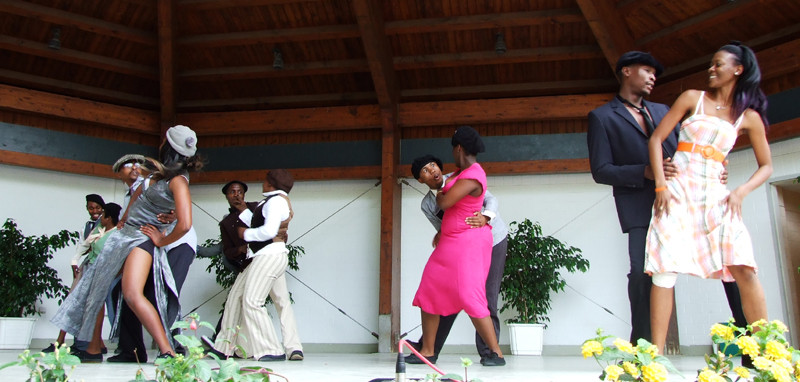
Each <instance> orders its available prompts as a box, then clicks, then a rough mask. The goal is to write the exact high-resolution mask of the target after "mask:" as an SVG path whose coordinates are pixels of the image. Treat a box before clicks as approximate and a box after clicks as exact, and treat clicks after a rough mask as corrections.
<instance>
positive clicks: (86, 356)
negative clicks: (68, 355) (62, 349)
mask: <svg viewBox="0 0 800 382" xmlns="http://www.w3.org/2000/svg"><path fill="white" fill-rule="evenodd" d="M72 355H74V356H76V357H78V359H80V360H81V363H100V362H103V355H102V354H100V353H97V354H92V353H89V352H87V351H86V350H80V349H75V350H73V351H72Z"/></svg>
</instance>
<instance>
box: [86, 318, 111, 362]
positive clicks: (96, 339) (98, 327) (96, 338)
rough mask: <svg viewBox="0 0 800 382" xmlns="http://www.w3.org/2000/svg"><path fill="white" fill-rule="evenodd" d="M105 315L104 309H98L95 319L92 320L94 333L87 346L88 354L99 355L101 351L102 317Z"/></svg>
mask: <svg viewBox="0 0 800 382" xmlns="http://www.w3.org/2000/svg"><path fill="white" fill-rule="evenodd" d="M105 314H106V308H105V307H100V311H99V312H97V317H96V318H95V320H94V332H92V340H91V341H89V346H88V347H87V348H86V352H87V353H89V354H100V353H101V352H102V349H103V317H104V316H105Z"/></svg>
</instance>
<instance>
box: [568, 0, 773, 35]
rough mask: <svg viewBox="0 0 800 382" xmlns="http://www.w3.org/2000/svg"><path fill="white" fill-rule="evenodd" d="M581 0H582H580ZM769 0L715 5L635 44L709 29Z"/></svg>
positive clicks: (740, 0) (751, 0)
mask: <svg viewBox="0 0 800 382" xmlns="http://www.w3.org/2000/svg"><path fill="white" fill-rule="evenodd" d="M581 1H583V0H581ZM769 2H770V0H738V1H732V2H728V3H727V4H724V5H721V6H719V7H716V8H714V9H712V10H710V11H707V12H703V13H701V14H699V15H697V16H694V17H690V18H688V19H686V20H683V21H681V22H679V23H677V24H675V25H670V26H669V27H667V28H664V29H661V30H659V31H658V32H655V33H652V34H650V35H647V36H645V37H642V38H640V39H638V40H636V42H635V44H636V46H645V45H650V44H652V43H655V42H657V41H658V40H660V39H663V38H667V37H669V38H670V39H674V38H678V37H681V36H686V35H689V34H692V33H696V32H699V31H701V30H711V29H713V28H714V25H717V24H719V23H722V22H725V21H727V20H730V19H732V18H735V17H738V16H740V15H742V14H744V13H746V12H748V11H749V10H750V8H752V7H754V6H759V7H762V6H769V5H768V4H765V3H769Z"/></svg>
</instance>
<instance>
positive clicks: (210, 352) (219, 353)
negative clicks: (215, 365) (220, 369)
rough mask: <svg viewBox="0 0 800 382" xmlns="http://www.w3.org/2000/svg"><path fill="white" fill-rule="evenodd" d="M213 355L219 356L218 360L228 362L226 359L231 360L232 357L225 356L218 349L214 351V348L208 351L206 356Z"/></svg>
mask: <svg viewBox="0 0 800 382" xmlns="http://www.w3.org/2000/svg"><path fill="white" fill-rule="evenodd" d="M211 354H213V355H215V356H217V358H219V359H221V360H226V359H228V358H230V356H228V355H227V354H225V353H223V352H221V351H219V350H217V349H214V348H213V347H212V348H208V349H206V355H211Z"/></svg>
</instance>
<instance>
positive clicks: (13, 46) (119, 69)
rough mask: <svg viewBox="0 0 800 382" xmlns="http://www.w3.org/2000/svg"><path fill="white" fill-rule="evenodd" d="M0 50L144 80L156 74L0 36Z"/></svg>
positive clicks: (144, 68)
mask: <svg viewBox="0 0 800 382" xmlns="http://www.w3.org/2000/svg"><path fill="white" fill-rule="evenodd" d="M0 49H5V50H10V51H13V52H18V53H23V54H29V55H33V56H36V57H42V58H47V59H51V60H56V61H61V62H69V63H72V64H78V65H85V66H88V67H92V68H96V69H102V70H107V71H109V72H114V73H121V74H128V75H132V76H136V77H140V78H145V79H156V78H157V72H156V70H155V69H154V68H151V67H149V66H146V65H139V64H134V63H132V62H128V61H123V60H117V59H115V58H109V57H105V56H99V55H96V54H91V53H86V52H81V51H77V50H72V49H66V48H61V49H59V50H54V49H50V48H49V47H48V46H47V44H43V43H40V42H36V41H31V40H24V39H21V38H15V37H9V36H2V35H0Z"/></svg>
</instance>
